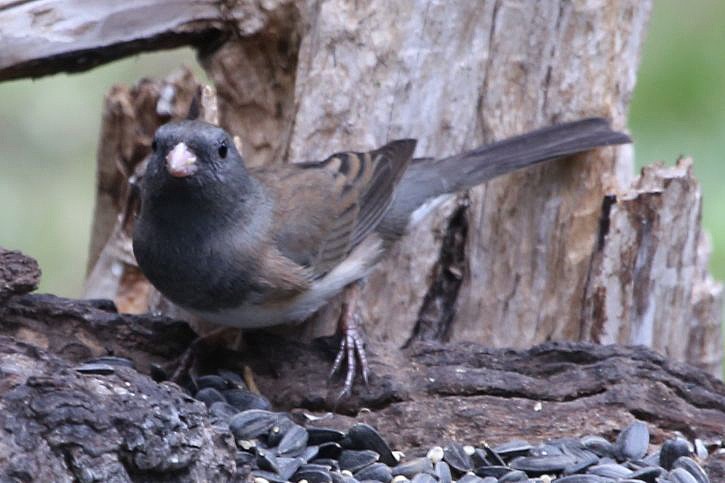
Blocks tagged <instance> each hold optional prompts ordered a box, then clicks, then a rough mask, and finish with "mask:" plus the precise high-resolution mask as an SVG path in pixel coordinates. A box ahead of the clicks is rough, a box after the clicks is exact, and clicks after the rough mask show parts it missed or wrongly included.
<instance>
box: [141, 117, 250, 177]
mask: <svg viewBox="0 0 725 483" xmlns="http://www.w3.org/2000/svg"><path fill="white" fill-rule="evenodd" d="M151 148H152V150H153V154H152V156H151V160H150V162H149V166H148V168H147V172H148V174H149V175H150V176H159V177H162V176H164V177H166V178H167V181H174V180H176V181H185V182H188V183H197V184H199V183H203V182H204V181H208V180H210V178H213V179H221V180H222V181H224V177H225V176H229V175H233V174H234V173H236V172H239V171H243V168H244V163H243V161H242V157H241V155H240V154H239V152H238V151H237V149H236V147H235V145H234V141H233V140H232V138H231V136H230V135H229V133H227V132H226V131H225V130H224V129H222V128H220V127H217V126H215V125H213V124H209V123H207V122H203V121H180V122H170V123H168V124H164V125H163V126H161V127H160V128H159V129H158V130H157V131H156V134H155V135H154V140H153V142H152V144H151ZM239 168H242V169H241V170H240V169H239Z"/></svg>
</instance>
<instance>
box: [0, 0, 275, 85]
mask: <svg viewBox="0 0 725 483" xmlns="http://www.w3.org/2000/svg"><path fill="white" fill-rule="evenodd" d="M249 3H250V4H251V3H252V2H249ZM250 13H252V12H251V11H250ZM261 13H262V12H261V11H260V10H259V9H257V15H260V14H261ZM228 20H229V18H228V17H226V16H225V15H224V14H223V9H222V7H221V4H220V3H219V2H213V1H209V0H206V1H195V0H171V1H163V2H159V1H157V0H129V1H124V2H104V1H84V2H73V1H63V2H56V1H52V0H30V1H20V2H18V1H13V0H5V1H3V2H0V44H1V45H2V49H0V80H8V79H16V78H20V77H39V76H43V75H48V74H54V73H56V72H79V71H84V70H88V69H91V68H93V67H95V66H97V65H99V64H102V63H104V62H110V61H112V60H116V59H118V58H120V57H125V56H127V55H133V54H135V53H138V52H143V51H148V50H157V49H160V48H171V47H177V46H180V45H187V44H190V43H191V44H198V45H208V44H209V43H210V42H212V43H213V42H215V41H218V39H219V38H220V36H222V30H223V25H224V22H225V21H228Z"/></svg>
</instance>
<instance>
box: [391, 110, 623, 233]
mask: <svg viewBox="0 0 725 483" xmlns="http://www.w3.org/2000/svg"><path fill="white" fill-rule="evenodd" d="M629 142H631V139H630V138H629V136H627V135H626V134H624V133H621V132H617V131H614V130H613V129H612V128H611V127H610V125H609V122H608V121H607V120H606V119H603V118H590V119H583V120H580V121H574V122H569V123H565V124H558V125H555V126H551V127H545V128H542V129H538V130H535V131H532V132H529V133H526V134H522V135H520V136H515V137H512V138H508V139H504V140H503V141H498V142H495V143H493V144H488V145H485V146H481V147H478V148H476V149H472V150H470V151H466V152H464V153H461V154H457V155H454V156H450V157H447V158H443V159H433V158H425V159H416V160H413V163H412V164H411V165H410V166H409V167H408V170H407V171H406V173H405V174H404V176H403V178H402V179H401V181H400V184H399V185H398V188H397V189H396V193H395V201H394V202H393V205H392V206H391V209H390V211H389V212H388V214H386V217H385V218H386V219H385V220H383V225H385V226H383V227H381V228H383V229H395V231H399V229H400V228H402V227H401V226H400V225H401V224H402V223H406V224H407V220H408V218H409V217H410V215H411V213H413V211H414V210H415V209H416V208H418V207H419V206H421V205H422V204H423V203H425V202H426V201H427V200H428V199H431V198H434V197H436V196H439V195H443V194H446V193H455V192H457V191H460V190H464V189H467V188H471V187H473V186H476V185H478V184H480V183H483V182H484V181H487V180H489V179H492V178H495V177H496V176H500V175H503V174H506V173H510V172H512V171H515V170H518V169H521V168H525V167H527V166H531V165H534V164H537V163H540V162H543V161H547V160H550V159H554V158H559V157H562V156H568V155H572V154H576V153H580V152H583V151H588V150H590V149H594V148H598V147H602V146H610V145H615V144H626V143H629Z"/></svg>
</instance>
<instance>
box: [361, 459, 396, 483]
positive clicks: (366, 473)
mask: <svg viewBox="0 0 725 483" xmlns="http://www.w3.org/2000/svg"><path fill="white" fill-rule="evenodd" d="M355 479H356V480H358V481H365V480H375V481H382V482H384V483H387V482H388V481H390V480H392V479H393V474H392V472H391V471H390V467H389V466H388V465H386V464H385V463H373V464H371V465H370V466H366V467H365V468H363V469H361V470H360V471H358V472H356V473H355Z"/></svg>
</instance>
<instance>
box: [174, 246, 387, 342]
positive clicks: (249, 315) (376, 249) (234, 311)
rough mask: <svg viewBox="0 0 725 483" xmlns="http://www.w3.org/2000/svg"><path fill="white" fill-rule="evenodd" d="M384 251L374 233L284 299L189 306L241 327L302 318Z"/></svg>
mask: <svg viewBox="0 0 725 483" xmlns="http://www.w3.org/2000/svg"><path fill="white" fill-rule="evenodd" d="M381 255H382V242H381V240H380V239H379V238H378V237H377V236H375V235H371V236H368V238H367V239H366V240H365V241H364V242H362V243H361V244H360V245H358V246H357V247H355V249H354V250H353V251H352V252H351V253H350V255H349V256H348V257H347V258H346V259H345V260H344V261H343V262H342V263H340V264H339V265H337V266H336V267H335V268H334V269H332V270H331V271H330V272H329V273H328V274H327V275H325V276H324V277H322V278H321V279H319V280H316V281H315V282H314V283H313V284H312V286H311V287H310V288H309V290H307V291H306V292H303V293H301V294H299V295H297V296H296V297H292V298H290V299H287V300H284V301H275V302H274V303H266V304H245V305H241V306H239V307H234V308H230V309H223V310H219V311H198V310H191V309H186V310H189V311H190V312H192V313H193V314H194V315H196V316H198V317H201V318H202V319H203V320H206V321H208V322H213V323H215V324H220V325H228V326H231V327H238V328H240V329H258V328H263V327H271V326H274V325H281V324H285V323H290V322H300V321H302V320H304V319H306V318H307V317H309V316H310V315H312V314H314V313H315V312H316V311H317V310H318V309H319V308H320V307H322V306H323V305H324V304H325V303H326V302H327V301H328V300H329V299H330V298H332V297H333V296H334V295H336V294H337V293H339V292H340V291H342V289H343V288H345V287H346V286H347V285H349V284H351V283H352V282H355V281H357V280H360V279H362V278H364V277H365V276H367V275H368V274H369V273H370V272H371V271H372V269H373V267H374V266H375V264H376V263H377V262H378V260H379V259H380V256H381Z"/></svg>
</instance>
